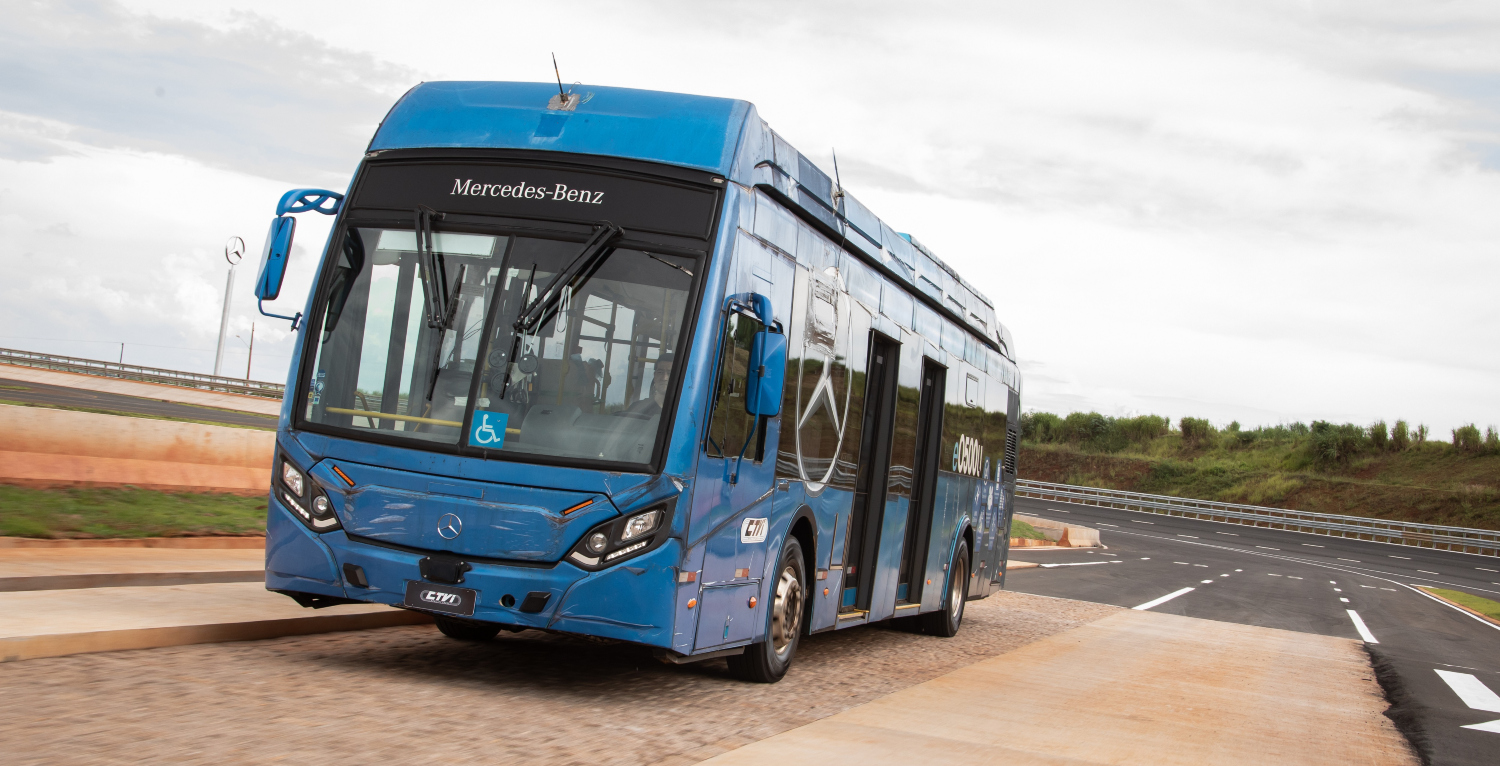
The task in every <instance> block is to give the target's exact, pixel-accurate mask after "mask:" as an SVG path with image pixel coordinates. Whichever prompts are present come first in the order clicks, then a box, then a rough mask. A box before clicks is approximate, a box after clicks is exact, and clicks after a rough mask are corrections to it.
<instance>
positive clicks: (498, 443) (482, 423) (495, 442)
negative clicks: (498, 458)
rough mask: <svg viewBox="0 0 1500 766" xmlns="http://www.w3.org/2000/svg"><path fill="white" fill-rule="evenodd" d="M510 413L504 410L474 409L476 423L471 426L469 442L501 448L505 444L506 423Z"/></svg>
mask: <svg viewBox="0 0 1500 766" xmlns="http://www.w3.org/2000/svg"><path fill="white" fill-rule="evenodd" d="M508 420H510V415H507V414H506V413H504V412H486V411H484V410H474V423H473V425H471V426H469V444H470V445H472V446H475V447H485V448H487V449H500V448H501V447H502V446H504V444H505V423H506V421H508Z"/></svg>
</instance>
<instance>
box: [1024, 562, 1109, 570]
mask: <svg viewBox="0 0 1500 766" xmlns="http://www.w3.org/2000/svg"><path fill="white" fill-rule="evenodd" d="M1118 563H1120V562H1118V561H1079V562H1077V563H1073V564H1043V565H1042V568H1043V569H1051V568H1053V567H1086V566H1089V565H1090V564H1118Z"/></svg>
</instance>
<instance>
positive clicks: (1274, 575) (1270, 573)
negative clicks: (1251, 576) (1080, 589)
mask: <svg viewBox="0 0 1500 766" xmlns="http://www.w3.org/2000/svg"><path fill="white" fill-rule="evenodd" d="M1266 574H1268V575H1270V576H1272V577H1280V576H1281V575H1279V574H1276V573H1275V572H1267V573H1266Z"/></svg>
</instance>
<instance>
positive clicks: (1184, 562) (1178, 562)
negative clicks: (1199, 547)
mask: <svg viewBox="0 0 1500 766" xmlns="http://www.w3.org/2000/svg"><path fill="white" fill-rule="evenodd" d="M1172 563H1173V564H1181V565H1183V566H1187V562H1186V561H1174V562H1172Z"/></svg>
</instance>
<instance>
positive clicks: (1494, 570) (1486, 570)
mask: <svg viewBox="0 0 1500 766" xmlns="http://www.w3.org/2000/svg"><path fill="white" fill-rule="evenodd" d="M1474 568H1475V569H1478V570H1479V571H1481V572H1500V569H1485V568H1484V567H1474Z"/></svg>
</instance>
